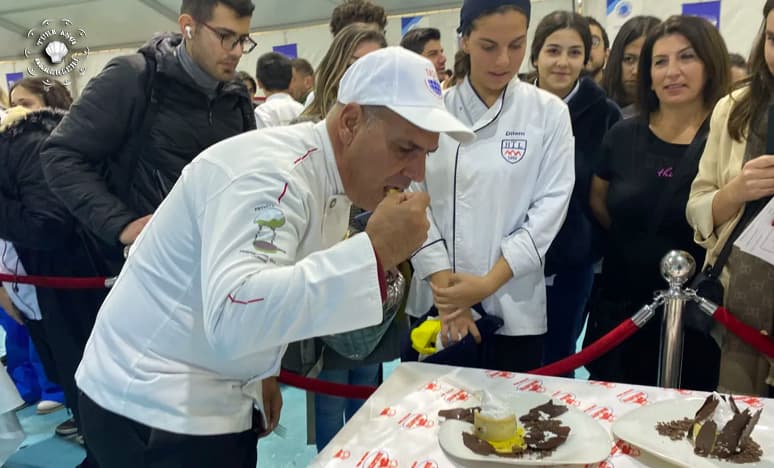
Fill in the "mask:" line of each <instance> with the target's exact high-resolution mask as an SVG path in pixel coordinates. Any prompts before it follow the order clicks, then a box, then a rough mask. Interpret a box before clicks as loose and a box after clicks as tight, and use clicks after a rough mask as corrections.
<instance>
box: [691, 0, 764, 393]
mask: <svg viewBox="0 0 774 468" xmlns="http://www.w3.org/2000/svg"><path fill="white" fill-rule="evenodd" d="M773 9H774V0H767V1H766V4H765V6H764V7H763V26H762V28H761V32H760V35H759V37H758V39H757V41H756V43H755V45H754V47H753V51H752V57H751V68H752V73H751V76H750V77H748V78H747V79H745V80H743V81H742V82H740V83H739V85H738V89H737V90H736V91H734V92H732V93H731V94H730V95H729V96H727V97H725V98H724V99H722V100H721V101H720V102H719V103H718V104H717V106H716V107H715V111H714V112H713V114H712V122H711V124H710V134H709V138H708V141H707V147H706V149H705V151H704V154H703V156H702V159H701V163H700V164H699V173H698V175H697V177H696V179H695V180H694V182H693V185H692V187H691V195H690V198H689V200H688V206H687V209H686V215H687V217H688V222H689V223H690V224H691V226H693V228H694V231H695V240H696V242H698V243H699V244H700V245H702V246H703V247H705V248H706V249H707V258H706V263H707V264H714V262H715V261H716V260H717V258H718V255H719V254H720V251H721V250H723V246H724V245H725V244H726V242H728V241H729V239H730V238H731V233H732V232H733V231H734V228H735V227H736V226H737V224H738V223H739V222H740V220H741V219H742V216H743V213H744V212H745V209H746V208H747V210H748V211H749V210H750V209H751V208H753V207H754V206H756V205H757V206H758V207H760V206H762V205H763V204H765V202H766V200H767V199H769V198H770V197H771V196H772V195H774V155H772V154H766V153H770V152H772V151H771V149H770V148H769V149H768V151H767V148H766V147H767V145H766V138H767V133H768V131H767V128H771V126H770V125H769V123H768V114H769V112H768V109H769V108H770V106H771V105H772V104H774V12H772V10H773ZM769 137H770V136H769ZM759 200H760V201H759ZM748 205H749V207H748ZM748 217H749V216H746V217H745V218H748ZM730 241H731V242H733V239H731V240H730ZM721 281H722V282H723V285H724V286H725V299H724V303H725V306H726V307H727V308H728V309H729V310H730V311H731V312H732V313H733V314H734V315H736V316H737V317H738V318H739V319H741V320H742V321H744V322H745V323H747V324H748V325H751V326H754V327H756V328H758V329H760V330H761V331H762V332H765V333H768V334H772V332H774V288H772V287H771V284H772V282H774V265H771V264H769V263H767V262H764V261H763V260H761V259H759V258H757V257H754V256H752V255H749V254H747V253H745V252H742V251H741V250H739V249H738V248H737V247H734V248H733V249H732V250H731V254H730V256H729V257H728V261H727V263H726V265H725V268H724V270H723V274H722V275H721ZM721 353H722V354H721V362H720V383H719V387H718V388H719V389H720V390H722V391H725V392H734V393H744V394H757V395H761V396H771V395H772V385H774V370H772V369H773V367H772V364H771V362H770V361H768V360H766V359H765V358H764V356H763V355H761V354H759V353H757V352H756V351H755V350H753V349H752V348H750V347H748V346H747V345H745V344H744V343H743V342H742V341H741V340H740V339H739V338H737V337H736V336H733V335H731V334H726V336H725V339H724V340H723V343H722V346H721Z"/></svg>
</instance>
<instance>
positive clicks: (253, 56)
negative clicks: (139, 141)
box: [0, 0, 573, 96]
mask: <svg viewBox="0 0 774 468" xmlns="http://www.w3.org/2000/svg"><path fill="white" fill-rule="evenodd" d="M532 8H533V14H532V18H533V21H532V24H531V27H530V31H529V40H530V41H531V38H532V34H533V31H534V28H535V26H536V25H537V23H538V22H539V21H540V18H542V17H543V16H545V15H546V14H548V13H550V12H552V11H554V10H571V9H572V8H573V0H542V1H534V2H533V6H532ZM459 14H460V13H459V9H458V8H454V9H448V10H438V11H433V12H418V13H415V14H414V15H417V16H421V17H422V19H421V20H420V21H419V23H418V24H417V26H419V27H434V28H438V29H439V30H440V31H441V37H442V43H443V47H444V49H445V50H446V55H447V57H448V62H447V68H452V66H453V65H454V52H455V51H456V50H457V37H456V29H457V26H458V25H459ZM403 16H409V15H401V16H390V17H389V18H388V22H387V42H388V43H389V44H390V45H397V44H398V43H400V38H401V17H403ZM253 39H255V41H256V42H258V47H256V48H255V50H254V51H252V52H251V53H250V54H248V55H245V56H244V57H242V60H241V61H240V63H239V69H240V70H244V71H246V72H248V73H250V75H253V76H254V75H255V64H256V61H257V60H258V57H260V56H261V54H263V53H265V52H270V51H271V50H272V47H273V46H277V45H283V44H293V43H295V44H297V50H298V56H299V57H303V58H305V59H307V60H309V62H310V63H311V64H312V65H313V66H315V67H316V66H317V65H318V64H319V63H320V61H321V60H322V58H323V56H324V55H325V52H326V51H327V49H328V46H329V45H330V43H331V34H330V29H329V27H328V24H320V25H317V26H307V27H301V28H294V29H288V30H285V31H268V32H259V33H254V34H253ZM135 50H136V48H131V49H114V50H109V51H101V52H100V51H95V52H92V53H91V54H89V56H88V58H87V59H86V61H85V62H84V64H85V68H86V72H85V73H84V74H83V75H81V76H77V74H75V73H74V74H71V75H70V79H71V80H72V82H73V86H72V87H71V89H72V91H73V93H74V94H75V95H76V96H77V95H78V94H79V93H80V91H81V90H82V89H83V87H84V86H85V85H86V83H87V82H88V80H90V79H91V78H93V77H94V76H96V75H97V74H99V72H100V71H101V70H102V69H103V68H104V67H105V65H106V64H107V63H108V62H109V61H110V59H112V58H113V57H117V56H120V55H125V54H131V53H133V52H134V51H135ZM527 57H529V53H527ZM528 62H529V60H528V58H527V59H525V61H524V66H523V67H522V70H523V71H526V70H528V69H529V64H528ZM26 68H27V62H26V61H23V60H18V61H5V62H0V77H4V76H5V74H6V73H12V72H21V71H24V70H26ZM0 86H3V87H4V86H5V83H4V82H3V83H0ZM117 91H118V90H117Z"/></svg>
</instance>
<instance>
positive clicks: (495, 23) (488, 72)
mask: <svg viewBox="0 0 774 468" xmlns="http://www.w3.org/2000/svg"><path fill="white" fill-rule="evenodd" d="M530 13H531V4H530V2H529V1H528V0H465V2H464V4H463V6H462V10H461V13H460V27H459V29H458V31H459V32H460V33H461V34H462V49H463V50H464V52H465V57H464V58H463V62H465V63H466V68H467V70H468V74H467V76H466V77H465V80H464V81H461V82H459V83H458V84H457V85H456V86H454V87H453V88H450V89H449V90H448V91H447V92H446V93H445V94H444V100H445V102H446V107H447V108H448V109H449V111H450V112H451V113H453V114H454V115H455V116H457V118H459V119H460V120H462V121H463V122H464V123H465V124H466V125H468V126H470V127H472V128H473V129H474V130H475V132H476V135H477V139H476V141H475V142H472V143H468V144H463V145H458V144H456V143H454V142H453V141H452V140H451V139H447V138H446V137H443V136H442V137H441V138H440V140H439V143H438V145H439V147H438V150H437V151H436V152H435V153H434V154H433V155H431V156H430V157H429V158H427V168H426V176H425V181H424V182H423V183H418V184H413V185H412V190H416V191H425V192H427V193H428V194H429V195H430V199H431V202H430V209H429V210H428V214H429V221H430V231H429V233H428V240H427V242H426V243H425V245H424V246H423V247H422V248H421V249H419V250H418V251H417V253H416V254H415V255H414V257H413V258H412V264H413V265H414V268H415V274H414V277H413V284H412V286H413V288H414V290H415V291H414V293H413V294H414V300H413V301H412V308H413V313H414V314H415V315H417V313H418V314H419V315H421V314H423V313H425V312H428V309H430V308H431V306H433V305H434V306H435V309H437V311H438V312H439V313H440V316H441V318H442V320H443V328H442V334H441V339H442V341H443V344H444V345H447V344H449V343H450V342H457V341H461V340H462V339H463V338H464V337H465V336H467V335H468V334H469V333H470V334H472V335H473V336H474V337H475V338H476V340H477V341H482V346H484V347H485V348H486V349H487V353H486V354H487V355H488V356H489V357H491V359H490V360H488V361H487V362H481V363H479V365H480V366H485V367H487V368H489V369H498V370H506V371H516V372H519V371H527V370H530V369H533V368H536V367H539V366H540V363H541V361H542V358H543V356H542V354H543V335H544V334H545V332H546V309H545V307H546V296H545V294H546V287H545V277H544V275H543V259H544V258H545V255H546V251H547V250H548V247H549V245H551V242H552V241H553V240H554V237H555V236H556V233H557V232H558V231H559V228H560V227H561V223H562V220H563V219H564V216H565V213H566V211H567V205H568V204H569V201H570V194H571V192H572V188H573V181H574V178H575V173H574V171H573V158H574V147H573V136H572V127H571V123H570V115H569V112H568V110H567V106H566V105H565V104H564V103H563V102H562V100H561V99H560V98H559V97H557V96H555V95H553V94H551V93H548V92H545V91H543V90H541V89H538V88H536V87H535V86H532V85H531V84H529V83H524V82H522V81H520V80H519V78H518V76H517V73H518V71H519V68H520V67H521V64H522V62H523V61H524V56H525V54H526V52H527V46H526V42H527V27H528V25H529V18H530ZM428 283H429V284H428ZM423 293H426V294H424V295H423ZM473 310H475V311H476V312H475V313H474V312H473ZM478 314H486V315H487V316H491V317H489V318H487V317H484V318H482V319H481V320H484V319H487V320H491V319H496V320H497V321H501V322H500V323H502V326H501V327H500V328H499V329H498V330H497V331H496V332H495V333H492V334H491V335H490V336H480V330H479V329H478V326H477V324H476V320H477V318H476V317H477V315H478ZM480 323H481V322H479V324H480ZM449 364H455V362H449Z"/></svg>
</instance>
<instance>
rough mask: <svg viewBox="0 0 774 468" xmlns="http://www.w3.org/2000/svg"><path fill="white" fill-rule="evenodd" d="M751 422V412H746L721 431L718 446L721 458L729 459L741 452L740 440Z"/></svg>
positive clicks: (737, 416) (737, 415)
mask: <svg viewBox="0 0 774 468" xmlns="http://www.w3.org/2000/svg"><path fill="white" fill-rule="evenodd" d="M748 422H750V412H749V411H748V410H744V413H740V414H736V415H734V417H733V418H731V421H729V422H728V423H727V424H726V425H725V427H723V429H721V430H720V434H719V435H718V440H717V442H716V443H715V444H716V445H717V450H715V452H716V453H717V455H718V457H720V458H728V457H730V456H731V455H733V454H735V453H737V452H738V451H739V450H738V448H739V440H740V439H741V437H742V431H743V430H744V428H745V426H747V423H748Z"/></svg>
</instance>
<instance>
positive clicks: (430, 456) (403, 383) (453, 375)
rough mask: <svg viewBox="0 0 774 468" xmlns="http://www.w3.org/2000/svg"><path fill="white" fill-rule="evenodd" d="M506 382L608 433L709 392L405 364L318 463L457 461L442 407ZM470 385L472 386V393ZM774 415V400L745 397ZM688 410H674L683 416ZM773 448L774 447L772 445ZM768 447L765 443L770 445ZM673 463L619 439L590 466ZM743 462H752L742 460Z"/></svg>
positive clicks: (426, 465) (414, 467)
mask: <svg viewBox="0 0 774 468" xmlns="http://www.w3.org/2000/svg"><path fill="white" fill-rule="evenodd" d="M498 388H500V389H501V391H502V390H505V389H506V388H507V389H508V391H513V389H515V390H516V391H521V392H534V393H538V394H542V395H545V396H546V397H551V398H554V399H556V400H558V401H561V402H564V403H565V404H567V405H572V406H574V407H575V408H577V409H578V410H580V411H583V412H584V413H586V414H588V415H590V416H591V417H593V418H594V419H596V420H597V421H599V422H600V423H601V424H602V426H603V427H605V428H606V429H607V430H608V431H610V428H611V426H612V424H613V422H614V421H615V419H616V418H617V417H620V416H621V415H623V414H626V413H627V412H629V411H632V410H633V409H635V408H640V407H642V406H644V405H648V404H651V403H654V402H658V401H663V400H670V399H676V398H687V397H704V396H706V393H702V392H689V391H684V390H672V389H663V388H655V387H642V386H636V385H625V384H617V383H607V382H593V381H585V380H573V379H565V378H559V377H540V376H534V375H528V374H518V373H509V372H495V371H485V370H481V369H463V368H456V367H449V366H439V365H435V364H424V363H416V362H409V363H403V364H401V365H400V366H399V367H398V368H397V369H395V371H394V372H393V374H392V375H391V376H390V378H389V379H387V380H386V381H385V382H384V384H382V385H381V386H380V387H379V389H378V390H377V391H376V393H374V394H373V395H372V396H371V398H369V399H368V400H367V401H366V403H365V404H364V405H363V407H362V408H361V409H360V411H358V412H357V413H356V414H355V416H354V417H353V418H352V419H351V420H350V421H349V422H348V423H347V424H346V425H345V426H344V428H343V429H342V430H341V431H340V432H339V433H338V434H337V435H336V437H335V438H334V439H333V440H332V441H331V443H330V444H328V446H327V447H326V448H325V450H323V451H322V452H320V454H318V455H317V457H316V458H315V459H314V460H312V463H311V465H310V466H313V467H337V468H338V467H354V468H372V467H373V468H404V467H405V468H439V467H451V466H457V465H455V464H454V463H452V462H451V461H450V460H449V458H448V457H447V456H446V455H445V454H444V452H443V450H442V449H441V447H440V446H439V444H438V426H439V419H438V416H437V415H438V410H440V409H448V408H454V407H464V406H471V405H469V404H468V405H465V404H464V403H465V401H466V400H468V399H469V398H470V394H469V393H468V391H478V390H489V391H492V392H494V393H496V392H497V389H498ZM466 390H468V391H466ZM743 403H746V404H747V405H750V406H753V407H755V408H763V407H765V410H764V411H763V417H762V422H763V418H766V423H767V424H769V425H771V421H774V400H771V399H764V398H746V399H743ZM683 416H686V415H675V419H681V418H682V417H683ZM768 449H769V450H771V448H768ZM764 450H766V448H765V447H764ZM642 466H657V467H662V466H663V467H667V466H672V465H669V464H667V463H665V462H662V461H660V460H659V459H657V458H655V457H653V456H651V455H650V454H648V453H645V452H641V451H640V450H639V449H637V448H636V447H632V446H631V445H629V444H627V443H625V442H622V441H618V440H616V443H615V445H614V446H613V447H612V450H611V453H610V456H609V457H608V459H607V460H605V461H603V462H601V463H597V464H594V465H587V467H588V468H626V467H642ZM739 466H740V467H743V466H745V465H739Z"/></svg>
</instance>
